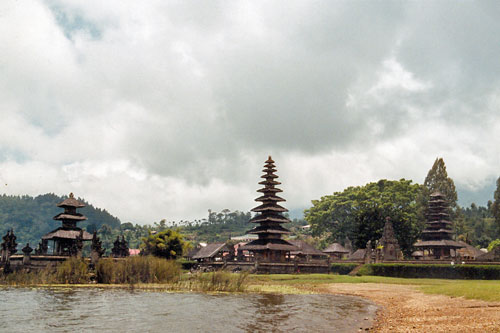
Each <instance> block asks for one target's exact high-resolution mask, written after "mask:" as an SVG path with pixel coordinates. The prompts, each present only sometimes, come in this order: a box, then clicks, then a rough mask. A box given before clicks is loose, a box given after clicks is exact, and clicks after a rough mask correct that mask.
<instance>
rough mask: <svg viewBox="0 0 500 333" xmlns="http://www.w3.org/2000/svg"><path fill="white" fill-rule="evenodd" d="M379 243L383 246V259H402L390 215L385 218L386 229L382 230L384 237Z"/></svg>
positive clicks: (381, 253)
mask: <svg viewBox="0 0 500 333" xmlns="http://www.w3.org/2000/svg"><path fill="white" fill-rule="evenodd" d="M378 245H379V246H382V249H381V251H380V256H381V258H380V259H381V260H399V259H401V249H400V247H399V243H398V240H397V238H396V235H395V234H394V228H393V227H392V222H391V219H390V218H389V217H387V218H386V219H385V225H384V231H383V232H382V238H380V240H379V243H378Z"/></svg>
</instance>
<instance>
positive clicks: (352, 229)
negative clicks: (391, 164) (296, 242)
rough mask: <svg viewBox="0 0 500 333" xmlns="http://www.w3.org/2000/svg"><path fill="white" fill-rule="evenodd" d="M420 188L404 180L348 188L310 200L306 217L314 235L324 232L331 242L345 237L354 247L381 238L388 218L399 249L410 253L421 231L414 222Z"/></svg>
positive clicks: (362, 245)
mask: <svg viewBox="0 0 500 333" xmlns="http://www.w3.org/2000/svg"><path fill="white" fill-rule="evenodd" d="M419 191H420V185H418V184H412V181H411V180H405V179H401V180H399V181H394V180H385V179H382V180H380V181H378V182H376V183H369V184H366V185H365V186H358V187H349V188H347V189H345V190H344V191H343V192H335V193H334V194H333V195H328V196H324V197H322V198H321V199H320V200H313V201H312V204H313V206H312V207H311V208H309V209H307V210H306V211H305V219H306V221H307V222H308V223H309V224H310V225H311V228H312V232H313V235H315V236H320V235H326V236H327V238H328V240H329V241H330V242H332V241H335V240H339V239H344V238H345V237H346V236H347V237H349V238H350V239H351V240H353V241H354V244H355V246H356V247H358V248H364V247H365V245H366V243H367V242H368V241H369V240H371V241H372V243H373V242H375V241H376V240H378V239H380V238H381V237H382V231H383V228H384V223H385V219H386V218H387V217H389V218H390V219H391V221H392V223H393V226H394V232H395V234H396V238H397V239H398V242H399V244H400V246H401V249H402V250H403V252H404V253H405V255H410V254H411V252H412V250H413V244H414V243H415V241H416V240H417V238H418V236H419V235H420V232H421V230H422V227H421V225H419V224H418V223H417V202H416V199H417V195H418V193H419Z"/></svg>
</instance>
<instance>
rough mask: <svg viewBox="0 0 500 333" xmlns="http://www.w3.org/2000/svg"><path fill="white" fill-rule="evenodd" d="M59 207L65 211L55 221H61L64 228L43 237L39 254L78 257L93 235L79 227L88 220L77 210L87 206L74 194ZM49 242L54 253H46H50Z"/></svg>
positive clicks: (55, 217) (59, 204)
mask: <svg viewBox="0 0 500 333" xmlns="http://www.w3.org/2000/svg"><path fill="white" fill-rule="evenodd" d="M57 207H61V208H63V209H64V212H62V213H60V214H57V215H56V216H54V220H56V221H61V222H62V226H61V227H59V228H57V229H55V230H53V231H51V232H49V233H48V234H46V235H45V236H43V237H42V243H40V244H39V250H38V252H41V253H40V254H53V255H61V256H72V255H78V253H79V252H81V250H82V247H83V242H84V241H91V240H92V235H91V234H89V233H88V232H87V231H85V230H82V229H81V228H79V227H77V223H78V222H82V221H85V220H86V219H87V218H86V217H85V216H83V215H82V214H80V213H77V211H76V210H77V209H78V208H83V207H85V205H84V204H83V203H81V202H80V201H78V200H76V199H75V197H74V196H73V193H70V194H69V198H67V199H66V200H64V201H62V202H60V203H58V204H57ZM49 241H52V245H53V246H52V253H45V252H46V251H48V242H49Z"/></svg>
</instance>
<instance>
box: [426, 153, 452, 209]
mask: <svg viewBox="0 0 500 333" xmlns="http://www.w3.org/2000/svg"><path fill="white" fill-rule="evenodd" d="M436 191H439V192H441V193H442V194H443V195H444V196H445V198H446V201H447V202H448V205H450V208H451V209H452V210H453V212H454V211H455V210H456V208H457V207H458V205H457V199H458V196H457V190H456V188H455V183H454V182H453V179H451V178H450V177H448V173H447V172H446V165H445V164H444V160H443V158H441V157H438V158H436V161H434V164H433V165H432V168H431V169H430V170H429V172H428V173H427V177H425V181H424V186H423V187H422V192H421V195H420V197H419V203H420V205H421V206H422V207H424V209H426V207H427V203H428V202H429V195H431V194H432V193H434V192H436Z"/></svg>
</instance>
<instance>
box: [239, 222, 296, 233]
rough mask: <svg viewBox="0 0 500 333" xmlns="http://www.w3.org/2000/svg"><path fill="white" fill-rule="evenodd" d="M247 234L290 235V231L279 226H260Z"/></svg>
mask: <svg viewBox="0 0 500 333" xmlns="http://www.w3.org/2000/svg"><path fill="white" fill-rule="evenodd" d="M247 234H284V235H288V234H290V231H288V230H287V229H285V228H283V227H282V226H280V225H279V224H278V225H259V226H257V227H255V228H253V229H252V230H249V231H247Z"/></svg>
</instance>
